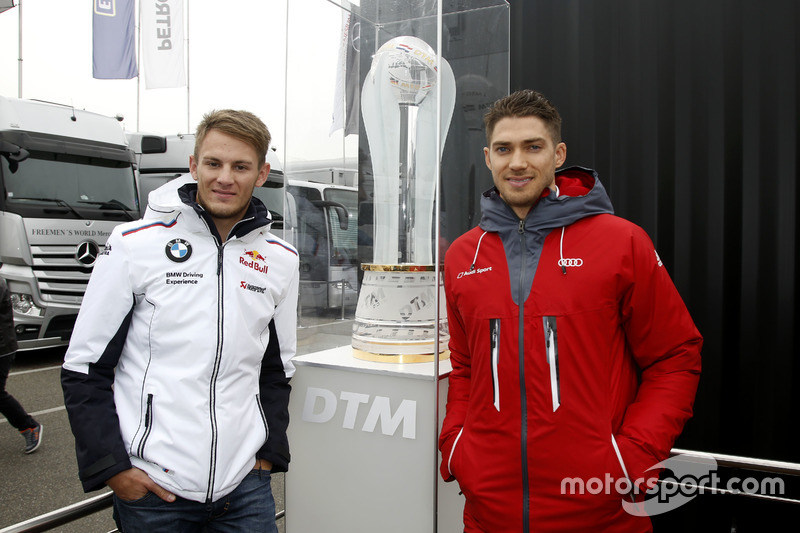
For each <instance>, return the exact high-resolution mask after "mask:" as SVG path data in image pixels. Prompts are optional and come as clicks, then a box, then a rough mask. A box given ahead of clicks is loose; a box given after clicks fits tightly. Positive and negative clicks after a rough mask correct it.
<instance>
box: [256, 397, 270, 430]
mask: <svg viewBox="0 0 800 533" xmlns="http://www.w3.org/2000/svg"><path fill="white" fill-rule="evenodd" d="M256 405H257V406H258V412H259V413H261V421H262V422H263V423H264V431H266V432H267V436H266V437H264V442H266V441H267V439H269V422H267V415H266V413H264V406H263V405H261V394H256Z"/></svg>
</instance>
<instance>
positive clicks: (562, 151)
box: [556, 143, 567, 168]
mask: <svg viewBox="0 0 800 533" xmlns="http://www.w3.org/2000/svg"><path fill="white" fill-rule="evenodd" d="M566 160H567V145H566V144H564V143H558V144H557V145H556V168H560V167H561V165H563V164H564V161H566Z"/></svg>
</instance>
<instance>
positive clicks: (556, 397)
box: [542, 316, 561, 413]
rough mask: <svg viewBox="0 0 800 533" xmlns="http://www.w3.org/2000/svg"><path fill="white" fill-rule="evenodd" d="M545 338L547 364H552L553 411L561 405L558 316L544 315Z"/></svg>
mask: <svg viewBox="0 0 800 533" xmlns="http://www.w3.org/2000/svg"><path fill="white" fill-rule="evenodd" d="M542 320H543V322H544V340H545V347H546V349H547V364H548V365H549V366H550V394H551V396H552V398H553V412H554V413H555V412H556V410H557V409H558V408H559V407H560V406H561V381H560V376H559V372H558V328H557V327H556V317H554V316H546V317H543V319H542Z"/></svg>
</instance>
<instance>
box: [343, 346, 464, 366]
mask: <svg viewBox="0 0 800 533" xmlns="http://www.w3.org/2000/svg"><path fill="white" fill-rule="evenodd" d="M353 357H355V358H356V359H361V360H362V361H372V362H373V363H399V364H403V363H432V362H433V360H434V359H435V358H434V356H433V354H432V353H421V354H395V355H392V354H380V353H372V352H365V351H364V350H359V349H357V348H353ZM447 359H450V350H445V351H443V352H442V353H440V354H439V361H446V360H447Z"/></svg>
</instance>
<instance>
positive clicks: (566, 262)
mask: <svg viewBox="0 0 800 533" xmlns="http://www.w3.org/2000/svg"><path fill="white" fill-rule="evenodd" d="M558 266H560V267H579V266H583V259H581V258H580V257H576V258H570V257H565V258H563V259H559V260H558Z"/></svg>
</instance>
